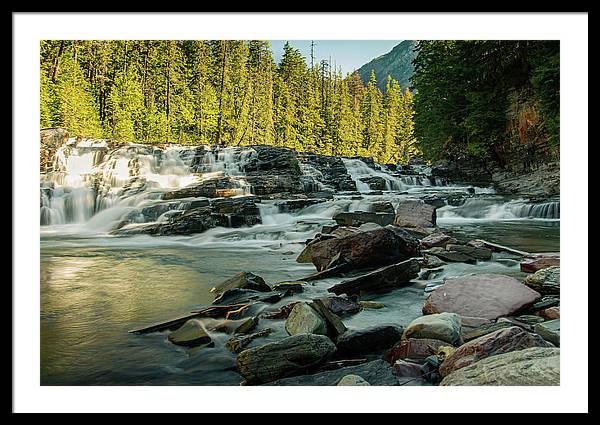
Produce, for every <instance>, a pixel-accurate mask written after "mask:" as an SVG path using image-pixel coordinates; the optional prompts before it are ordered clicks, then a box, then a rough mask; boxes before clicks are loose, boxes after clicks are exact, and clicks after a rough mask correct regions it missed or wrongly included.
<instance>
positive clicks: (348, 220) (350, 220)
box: [333, 211, 394, 227]
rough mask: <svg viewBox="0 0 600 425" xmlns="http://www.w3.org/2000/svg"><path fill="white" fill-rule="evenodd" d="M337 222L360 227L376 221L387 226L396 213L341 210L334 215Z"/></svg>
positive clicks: (392, 220)
mask: <svg viewBox="0 0 600 425" xmlns="http://www.w3.org/2000/svg"><path fill="white" fill-rule="evenodd" d="M333 219H334V220H335V221H336V222H337V224H339V225H342V226H354V227H358V226H360V225H362V224H365V223H376V224H379V225H380V226H387V225H388V224H392V223H393V222H394V214H393V213H386V212H363V211H353V212H341V213H338V214H336V215H334V216H333Z"/></svg>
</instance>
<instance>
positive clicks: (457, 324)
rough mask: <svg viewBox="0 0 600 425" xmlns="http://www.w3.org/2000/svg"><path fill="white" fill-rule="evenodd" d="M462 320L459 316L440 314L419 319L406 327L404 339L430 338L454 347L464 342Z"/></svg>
mask: <svg viewBox="0 0 600 425" xmlns="http://www.w3.org/2000/svg"><path fill="white" fill-rule="evenodd" d="M460 328H461V319H460V316H459V315H458V314H454V313H439V314H431V315H428V316H421V317H417V318H416V319H415V320H413V321H412V322H410V324H409V325H408V326H407V327H406V330H405V331H404V334H403V335H402V339H408V338H428V339H438V340H440V341H445V342H447V343H449V344H452V345H458V344H460V343H461V342H462V339H461V334H460Z"/></svg>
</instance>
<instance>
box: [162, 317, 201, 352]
mask: <svg viewBox="0 0 600 425" xmlns="http://www.w3.org/2000/svg"><path fill="white" fill-rule="evenodd" d="M168 339H169V341H170V342H172V343H173V344H175V345H181V346H183V347H196V346H198V345H202V344H208V343H210V342H211V338H210V336H208V333H207V332H206V330H205V326H204V324H203V323H202V322H201V321H200V320H197V319H191V320H188V321H187V322H185V323H184V324H183V326H181V327H180V328H179V329H177V330H176V331H173V332H171V333H170V334H169V336H168Z"/></svg>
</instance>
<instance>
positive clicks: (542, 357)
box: [440, 347, 560, 386]
mask: <svg viewBox="0 0 600 425" xmlns="http://www.w3.org/2000/svg"><path fill="white" fill-rule="evenodd" d="M440 385H442V386H449V385H502V386H554V385H560V348H544V347H533V348H526V349H524V350H519V351H511V352H508V353H503V354H498V355H496V356H492V357H488V358H485V359H483V360H480V361H478V362H475V363H473V364H471V365H469V366H466V367H463V368H461V369H458V370H455V371H454V372H452V373H450V374H449V375H447V376H446V377H444V379H443V380H442V382H441V383H440Z"/></svg>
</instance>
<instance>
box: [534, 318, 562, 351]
mask: <svg viewBox="0 0 600 425" xmlns="http://www.w3.org/2000/svg"><path fill="white" fill-rule="evenodd" d="M533 331H534V332H535V333H536V334H538V335H540V336H541V337H542V338H544V339H545V340H546V341H549V342H551V343H552V344H554V345H556V346H557V347H559V346H560V319H556V320H549V321H547V322H543V323H537V324H536V325H535V326H534V327H533Z"/></svg>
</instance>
